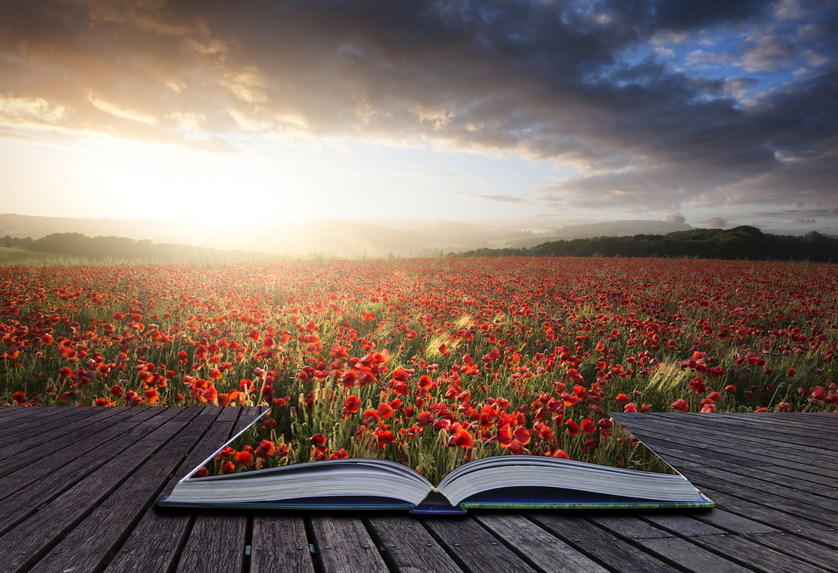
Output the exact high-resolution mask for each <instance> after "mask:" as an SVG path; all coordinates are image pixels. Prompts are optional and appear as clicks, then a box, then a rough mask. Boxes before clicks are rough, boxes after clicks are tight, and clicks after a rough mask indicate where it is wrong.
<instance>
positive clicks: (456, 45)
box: [0, 0, 838, 216]
mask: <svg viewBox="0 0 838 573" xmlns="http://www.w3.org/2000/svg"><path fill="white" fill-rule="evenodd" d="M836 20H838V16H836V8H835V6H834V4H830V3H828V2H823V3H821V2H817V1H814V2H806V3H803V2H800V3H798V2H790V1H785V2H781V3H772V2H767V1H745V2H729V1H726V0H712V1H709V0H705V1H699V0H678V1H675V0H664V1H661V2H652V0H638V1H636V2H632V3H627V2H623V1H622V0H603V1H601V2H598V3H595V4H594V5H591V4H590V3H589V2H585V1H582V0H578V1H576V0H570V1H568V2H564V3H559V4H555V3H550V2H533V3H524V2H516V3H496V2H481V3H473V2H466V1H465V0H463V1H452V2H444V3H437V2H431V1H420V0H416V1H412V2H408V3H381V2H365V1H361V0H359V1H358V2H353V3H345V2H338V1H334V2H332V1H311V2H290V1H289V2H279V3H275V2H268V1H267V0H264V1H255V2H252V3H248V4H246V5H238V4H237V5H236V6H235V8H233V7H232V6H231V4H230V3H229V2H226V1H222V0H201V1H200V2H199V1H198V0H182V1H178V2H168V1H165V0H147V1H144V2H132V1H128V0H123V1H111V0H73V1H70V2H58V1H47V0H31V1H30V2H16V3H13V4H12V5H10V6H9V7H4V18H3V22H2V23H0V94H5V95H4V96H3V97H4V98H5V99H3V100H2V101H3V102H5V103H3V104H2V105H0V122H2V126H0V127H3V128H4V131H6V132H10V128H9V126H11V125H12V124H13V123H14V122H17V123H15V125H29V124H34V123H39V124H43V125H55V126H60V127H61V128H62V130H64V131H63V133H72V131H73V130H78V132H80V133H81V132H85V133H86V132H89V131H97V130H98V131H100V132H102V133H115V134H118V135H120V136H122V137H131V138H135V139H142V140H148V141H156V142H164V143H180V144H183V145H206V144H207V142H215V143H213V145H215V146H217V147H220V146H222V145H226V146H228V147H229V146H233V145H236V142H237V141H238V140H239V138H240V137H241V136H242V135H243V134H244V135H245V136H248V135H249V134H256V135H270V136H272V137H286V136H287V137H305V138H310V139H317V138H329V139H332V140H335V141H345V140H358V139H363V140H369V141H374V142H375V143H382V144H385V145H386V144H391V145H405V146H417V145H429V146H431V147H437V148H440V149H445V150H450V149H455V150H461V151H468V152H472V153H485V154H505V155H518V156H520V157H524V158H526V159H541V160H549V161H552V162H554V163H555V164H556V165H557V166H571V167H574V168H575V170H576V171H575V172H576V173H577V174H578V175H577V176H574V177H572V178H569V179H564V180H561V181H559V182H556V183H555V184H553V185H552V186H551V187H550V188H549V189H547V190H546V193H547V195H546V197H545V198H544V201H545V202H547V203H552V204H560V205H562V208H563V209H565V208H573V207H588V208H594V209H597V208H599V209H601V208H609V209H610V208H623V209H634V208H637V207H638V206H639V205H642V206H643V207H644V208H646V209H653V210H658V211H659V212H660V213H661V216H663V215H664V214H666V213H681V212H684V211H685V210H686V209H687V208H689V207H690V206H697V205H700V206H704V207H714V208H715V207H718V208H725V207H726V206H730V205H745V204H757V205H764V206H768V205H773V206H783V205H790V204H792V203H793V202H794V201H797V200H800V199H803V200H805V201H807V202H808V203H810V204H813V205H818V206H819V207H822V208H827V209H828V208H831V207H834V206H835V201H836V199H835V194H834V181H835V180H836V179H838V167H836V165H838V162H836V161H835V155H836V153H837V152H838V141H836V139H835V135H834V134H835V133H836V132H838V113H837V112H838V109H837V108H836V106H837V105H838V104H836V102H835V98H834V93H835V89H836V86H838V66H836V57H835V56H836V53H838V48H836V40H835V39H834V38H836V37H838V34H835V33H833V32H835V28H836ZM813 23H814V24H813ZM789 30H793V31H794V32H791V31H789ZM721 34H735V35H736V37H738V38H747V39H746V40H745V41H743V42H741V43H740V44H737V47H736V49H737V50H740V51H739V52H736V53H737V56H736V57H738V58H739V59H738V65H739V66H741V71H740V72H739V74H737V76H736V77H728V78H724V77H711V76H709V75H706V74H705V75H698V74H696V73H695V72H696V71H697V70H691V69H690V67H691V66H692V67H695V68H699V67H704V68H707V69H713V70H718V69H720V68H722V67H724V66H729V65H732V64H734V63H737V59H736V58H735V57H733V56H731V55H729V53H734V51H729V50H728V47H729V44H724V43H723V42H721V41H720V35H721ZM731 37H733V36H731ZM690 42H692V43H690ZM664 44H666V45H664ZM698 45H701V48H700V49H690V50H689V52H688V55H687V56H686V64H687V65H686V66H685V68H684V69H683V70H681V69H676V68H673V67H672V65H671V62H670V60H671V59H672V57H673V54H674V50H673V47H674V46H690V47H691V48H694V47H697V46H698ZM721 46H724V49H722V47H721ZM643 47H649V48H650V49H649V52H650V53H652V55H651V56H649V57H647V58H640V59H628V58H627V57H626V54H629V53H633V51H636V50H639V49H641V48H643ZM656 49H657V50H658V55H655V54H654V51H655V50H656ZM641 51H642V50H641ZM740 56H741V57H740ZM656 57H660V58H661V60H658V59H655V58H656ZM804 65H805V66H807V67H808V68H809V69H810V71H811V73H808V74H798V76H797V77H794V76H792V75H791V74H792V72H793V71H794V70H797V69H800V68H801V67H803V66H804ZM783 69H788V76H789V77H790V78H791V79H792V80H793V82H794V83H790V84H787V85H782V84H779V83H777V84H775V85H772V86H769V87H765V86H764V84H763V83H759V84H758V82H761V81H764V78H763V76H759V78H762V79H757V76H758V74H764V73H768V72H776V71H782V70H783ZM743 72H744V73H743ZM751 75H753V76H754V77H751ZM786 79H788V78H786ZM758 86H759V89H760V90H761V91H762V93H761V94H757V93H755V90H756V89H757V87H758ZM745 97H748V98H750V99H749V100H747V102H744V101H741V100H742V98H745ZM15 102H17V103H15ZM2 106H5V107H2ZM474 196H475V197H479V198H481V199H484V200H489V201H500V202H506V203H512V202H520V201H523V199H519V198H517V197H514V196H512V195H511V194H509V195H503V194H500V195H491V196H490V195H485V196H483V195H474Z"/></svg>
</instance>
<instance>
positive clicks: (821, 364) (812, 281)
mask: <svg viewBox="0 0 838 573" xmlns="http://www.w3.org/2000/svg"><path fill="white" fill-rule="evenodd" d="M836 289H838V267H836V266H835V265H825V264H823V265H822V264H808V263H769V262H749V261H717V260H696V259H619V258H550V259H535V258H485V259H454V258H438V259H404V260H402V259H384V260H356V261H342V260H315V261H285V262H279V263H270V264H268V263H265V264H228V265H225V264H214V265H195V264H182V265H176V264H171V265H133V266H132V265H118V266H68V267H57V266H56V267H40V268H28V267H3V268H0V301H2V307H1V308H0V336H2V341H1V342H0V357H2V363H0V369H2V382H0V403H3V404H5V405H7V406H17V407H22V406H38V405H67V406H76V405H78V406H126V405H130V406H142V405H149V406H156V405H214V406H228V405H269V406H271V407H272V410H271V413H270V415H269V417H267V418H264V419H263V421H262V422H261V424H260V428H259V429H260V430H261V431H262V432H265V433H266V436H267V437H264V438H259V439H258V440H256V441H254V443H253V444H252V446H251V445H247V446H245V447H242V448H241V449H240V450H235V451H226V452H222V454H223V455H222V456H220V457H219V460H218V463H219V465H220V466H221V469H220V471H223V472H231V471H241V470H243V469H246V468H253V467H262V466H263V465H281V464H286V463H298V462H304V461H310V460H319V459H328V458H335V457H348V456H367V457H370V456H378V457H385V458H388V459H393V460H397V461H401V462H404V463H407V464H408V465H410V466H411V467H415V468H416V469H418V470H419V471H421V472H422V473H424V474H425V475H426V476H428V477H429V479H431V480H432V481H434V480H435V479H438V477H439V476H441V475H444V474H445V473H447V472H448V471H450V469H453V467H455V466H456V465H459V464H460V463H464V462H465V461H468V460H469V459H475V458H477V457H482V456H487V455H498V454H507V453H508V454H535V455H551V456H557V457H571V458H574V459H581V460H585V461H594V462H603V461H604V462H605V463H610V464H616V465H625V466H627V467H635V466H642V465H643V464H644V463H646V461H645V460H644V458H642V456H640V457H637V459H634V457H635V456H634V453H633V452H634V450H633V442H632V440H631V438H630V436H628V435H627V434H625V433H624V432H623V431H622V430H621V429H620V428H619V427H618V426H615V425H614V423H613V422H612V420H611V419H610V417H609V415H608V412H614V411H621V412H622V411H626V412H650V411H675V410H677V411H693V412H697V411H701V412H708V413H709V412H716V411H724V412H730V411H771V412H774V411H831V412H835V411H836V405H838V394H836V382H838V366H836V362H835V354H836V352H837V351H838V330H836V328H838V327H836V321H838V311H836V304H838V292H836Z"/></svg>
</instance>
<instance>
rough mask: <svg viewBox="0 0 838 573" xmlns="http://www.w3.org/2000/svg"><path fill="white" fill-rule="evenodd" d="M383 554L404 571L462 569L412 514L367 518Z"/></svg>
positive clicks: (391, 565) (458, 570) (419, 572)
mask: <svg viewBox="0 0 838 573" xmlns="http://www.w3.org/2000/svg"><path fill="white" fill-rule="evenodd" d="M367 525H368V528H369V530H370V531H371V533H372V535H373V538H374V539H375V540H376V541H377V542H378V547H384V551H383V552H382V554H381V555H382V557H384V560H385V561H386V562H387V564H388V565H389V566H390V568H391V569H394V570H396V571H399V572H400V573H424V572H425V571H434V572H436V571H439V572H440V573H445V572H457V573H458V572H460V571H462V570H461V569H460V568H459V567H458V566H457V564H456V563H454V560H453V559H451V557H450V556H449V555H448V554H447V553H446V552H445V549H443V548H442V547H440V546H439V544H437V542H436V540H434V538H433V537H431V534H430V533H428V531H427V530H426V529H425V528H424V527H422V524H421V523H420V522H419V521H418V520H417V519H416V518H415V517H413V516H412V515H385V516H374V517H370V518H369V519H367Z"/></svg>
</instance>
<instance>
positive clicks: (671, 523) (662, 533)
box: [589, 510, 725, 539]
mask: <svg viewBox="0 0 838 573" xmlns="http://www.w3.org/2000/svg"><path fill="white" fill-rule="evenodd" d="M711 511H712V510H711ZM589 519H590V520H591V521H592V522H594V523H596V524H597V525H599V526H600V527H603V528H605V529H608V530H610V531H619V532H620V536H621V537H625V538H628V539H643V538H651V537H660V538H666V537H672V534H673V533H677V534H678V535H680V536H682V537H691V536H694V535H720V534H724V533H725V531H724V530H723V529H719V528H718V527H715V526H712V525H710V524H708V523H704V522H703V521H698V520H696V519H693V518H692V517H690V516H689V515H684V514H682V513H669V512H667V513H651V512H647V513H637V514H635V513H632V514H617V515H592V516H590V517H589Z"/></svg>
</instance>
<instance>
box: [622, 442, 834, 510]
mask: <svg viewBox="0 0 838 573" xmlns="http://www.w3.org/2000/svg"><path fill="white" fill-rule="evenodd" d="M636 434H637V435H638V437H640V438H641V439H642V440H643V441H644V443H646V444H647V445H649V446H650V447H652V448H653V449H656V450H660V449H661V448H664V449H665V450H666V451H667V456H668V457H670V458H672V457H673V456H675V457H676V458H679V459H681V460H688V461H691V462H693V463H695V464H698V465H701V466H703V467H706V468H708V471H710V470H709V468H716V469H719V470H721V471H724V472H732V473H735V474H737V475H738V476H742V477H739V478H737V481H738V482H739V483H747V484H748V485H750V486H751V487H759V488H760V489H761V490H763V491H770V492H772V493H776V494H777V495H784V496H787V497H791V498H792V499H798V500H800V501H801V502H803V503H806V502H807V499H802V498H801V495H800V493H799V492H798V491H797V490H805V491H806V492H808V493H809V494H814V495H816V496H821V497H824V498H826V500H827V501H826V504H827V506H828V507H829V508H830V509H833V510H835V511H838V500H835V499H834V498H835V494H836V492H838V488H836V483H838V482H836V481H834V480H832V479H829V478H826V477H823V476H819V475H816V474H815V473H814V472H815V471H820V472H821V473H826V472H829V471H831V468H835V467H836V462H835V459H834V458H832V459H828V460H825V461H823V462H822V464H824V465H818V466H812V465H810V464H808V463H803V462H796V461H795V460H796V459H799V458H797V457H796V456H795V455H794V454H793V453H791V452H790V453H788V454H787V457H786V458H785V459H782V460H780V459H768V458H760V457H757V456H753V455H750V454H743V453H741V452H738V451H737V450H736V449H735V448H733V447H729V449H727V450H725V448H722V447H708V446H706V444H705V443H702V442H701V441H700V440H696V441H695V443H690V442H689V441H686V440H684V439H682V438H680V437H673V436H672V435H671V432H668V433H663V431H654V430H652V429H651V428H644V429H640V430H637V432H636ZM720 451H721V452H725V451H727V452H729V453H726V454H725V456H724V459H722V456H720V455H717V452H720ZM760 459H761V460H762V463H761V464H760V465H759V467H757V468H754V467H752V465H751V464H752V463H753V462H754V461H756V460H760ZM791 465H796V466H797V467H798V468H799V469H789V466H791ZM835 473H836V475H838V468H836V472H835ZM780 476H782V477H780ZM805 497H807V498H808V499H809V500H811V499H812V497H811V495H807V496H805ZM821 504H823V502H821Z"/></svg>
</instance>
